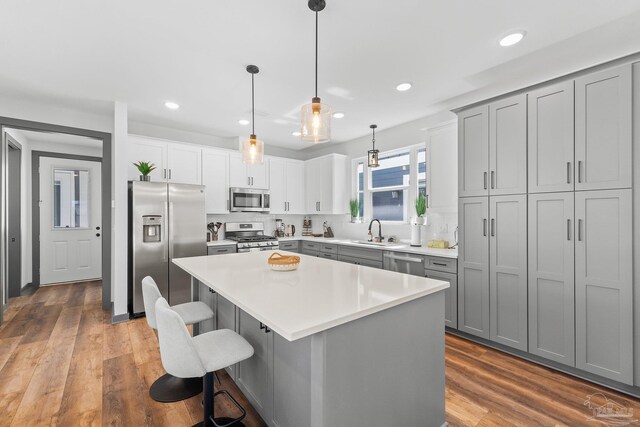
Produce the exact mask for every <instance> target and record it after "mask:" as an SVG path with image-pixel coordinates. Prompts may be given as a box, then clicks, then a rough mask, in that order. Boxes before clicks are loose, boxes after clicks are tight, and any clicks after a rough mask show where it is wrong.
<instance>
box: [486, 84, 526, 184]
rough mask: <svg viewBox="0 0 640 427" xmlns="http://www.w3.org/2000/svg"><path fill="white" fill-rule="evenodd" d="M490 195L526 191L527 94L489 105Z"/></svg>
mask: <svg viewBox="0 0 640 427" xmlns="http://www.w3.org/2000/svg"><path fill="white" fill-rule="evenodd" d="M489 184H490V185H489V194H491V195H504V194H524V193H526V192H527V95H516V96H512V97H510V98H506V99H502V100H499V101H496V102H493V103H491V104H490V105H489Z"/></svg>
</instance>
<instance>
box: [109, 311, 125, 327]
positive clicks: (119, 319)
mask: <svg viewBox="0 0 640 427" xmlns="http://www.w3.org/2000/svg"><path fill="white" fill-rule="evenodd" d="M128 321H129V313H124V314H115V315H113V316H111V323H112V324H114V325H115V324H116V323H123V322H128Z"/></svg>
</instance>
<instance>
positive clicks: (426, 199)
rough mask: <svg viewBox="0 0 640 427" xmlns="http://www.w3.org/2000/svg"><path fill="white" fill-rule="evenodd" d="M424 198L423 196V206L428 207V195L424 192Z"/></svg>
mask: <svg viewBox="0 0 640 427" xmlns="http://www.w3.org/2000/svg"><path fill="white" fill-rule="evenodd" d="M424 198H425V207H426V208H427V209H429V195H428V194H425V196H424Z"/></svg>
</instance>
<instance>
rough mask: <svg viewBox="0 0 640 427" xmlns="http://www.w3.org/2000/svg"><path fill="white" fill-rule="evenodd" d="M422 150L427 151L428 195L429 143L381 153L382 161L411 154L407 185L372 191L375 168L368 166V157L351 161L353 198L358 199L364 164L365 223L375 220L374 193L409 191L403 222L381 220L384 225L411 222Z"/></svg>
mask: <svg viewBox="0 0 640 427" xmlns="http://www.w3.org/2000/svg"><path fill="white" fill-rule="evenodd" d="M420 149H424V150H425V164H426V165H427V170H426V171H425V174H426V176H425V180H426V185H425V191H426V192H427V194H428V191H429V179H428V170H429V169H428V160H429V159H428V152H429V150H428V148H427V143H426V141H425V142H422V143H419V144H413V145H409V146H406V147H400V148H394V149H392V150H387V151H381V152H380V160H382V159H383V158H384V157H387V156H390V155H394V154H401V153H406V152H408V153H409V182H408V184H406V185H404V184H403V185H395V186H389V187H379V188H375V189H372V188H371V174H372V172H373V169H374V168H370V167H369V166H368V164H367V156H361V157H356V158H353V159H352V160H351V180H352V186H351V188H352V191H351V193H352V196H353V197H354V198H356V199H358V165H359V164H360V163H362V164H363V166H364V170H363V180H362V181H363V182H362V191H363V196H364V197H363V199H364V208H363V216H362V220H363V221H371V220H372V219H373V218H372V216H371V213H372V212H373V196H372V194H373V193H377V192H385V191H395V190H398V191H405V190H406V191H407V192H408V193H407V194H408V200H407V203H405V206H404V209H403V214H402V216H403V219H402V221H390V220H381V222H382V223H384V224H408V223H409V222H410V218H411V217H412V216H414V215H412V214H411V212H413V211H412V210H411V208H412V207H413V203H412V202H410V201H412V200H415V199H416V197H418V192H419V190H418V184H419V183H418V169H419V168H418V151H419V150H420Z"/></svg>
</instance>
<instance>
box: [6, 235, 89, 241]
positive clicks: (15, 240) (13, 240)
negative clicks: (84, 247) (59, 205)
mask: <svg viewBox="0 0 640 427" xmlns="http://www.w3.org/2000/svg"><path fill="white" fill-rule="evenodd" d="M96 237H100V233H96ZM12 241H13V242H15V241H16V239H15V237H14V238H13V240H12Z"/></svg>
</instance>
